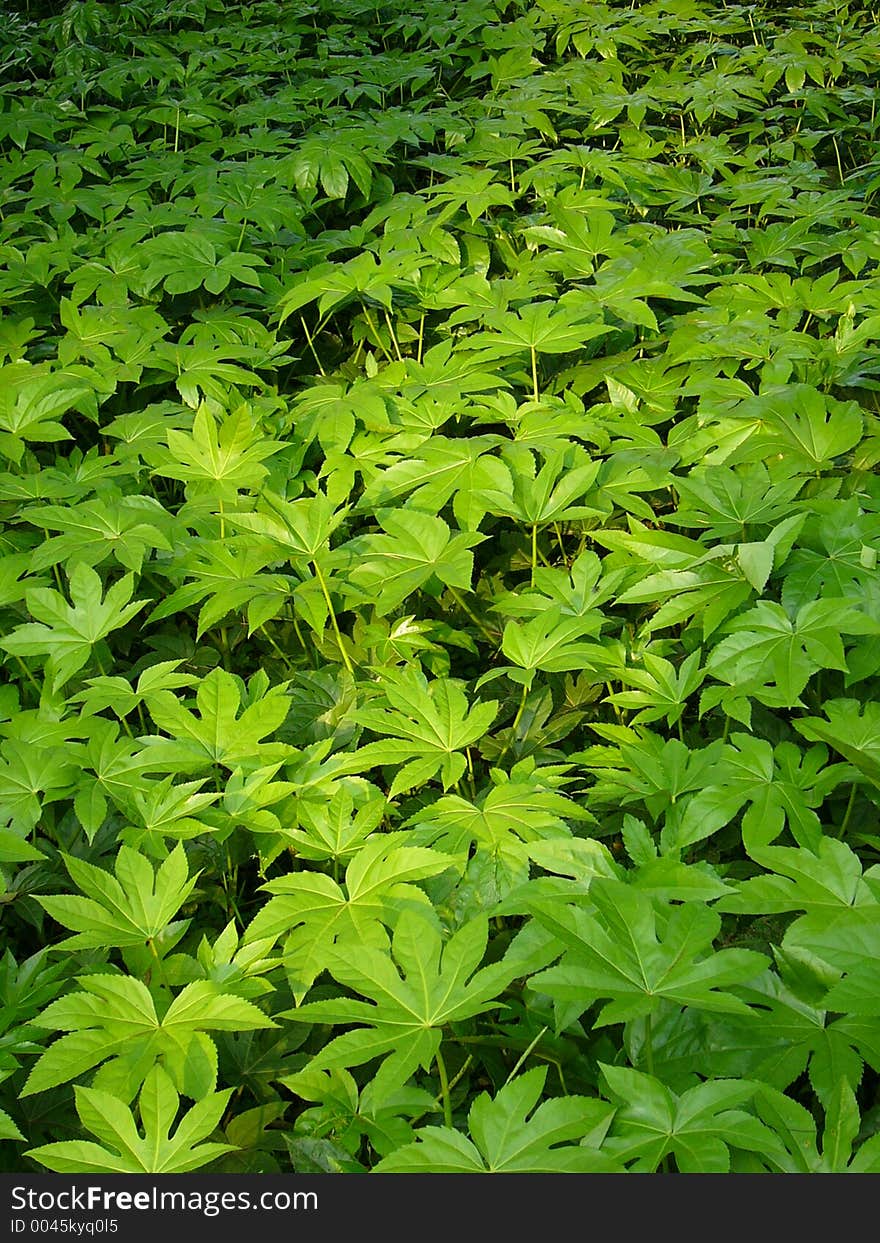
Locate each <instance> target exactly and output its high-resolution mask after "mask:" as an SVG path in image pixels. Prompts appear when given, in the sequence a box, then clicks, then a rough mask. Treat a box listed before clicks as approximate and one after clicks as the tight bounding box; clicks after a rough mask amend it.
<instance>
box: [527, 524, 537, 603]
mask: <svg viewBox="0 0 880 1243" xmlns="http://www.w3.org/2000/svg"><path fill="white" fill-rule="evenodd" d="M537 568H538V524H537V522H533V523H532V573H531V577H530V578H529V586H530V587H534V585H535V570H536V569H537Z"/></svg>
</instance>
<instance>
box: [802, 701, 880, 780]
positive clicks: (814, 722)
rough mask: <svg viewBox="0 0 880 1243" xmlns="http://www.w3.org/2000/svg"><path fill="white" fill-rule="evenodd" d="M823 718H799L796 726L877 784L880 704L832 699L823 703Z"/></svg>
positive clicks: (879, 759)
mask: <svg viewBox="0 0 880 1243" xmlns="http://www.w3.org/2000/svg"><path fill="white" fill-rule="evenodd" d="M823 711H824V712H825V717H826V719H825V720H823V719H822V717H817V716H807V717H801V719H800V720H798V721H796V722H795V723H794V724H795V728H796V729H797V730H798V732H799V733H801V734H803V735H804V737H805V738H811V739H818V740H821V741H822V742H825V743H827V744H828V745H829V746H830V747H833V748H834V750H835V751H837V752H839V753H840V754H841V755H843V756H845V757H846V759H847V760H849V762H850V764H852V765H853V767H854V768H857V769H858V770H859V772H860V773H862V774H863V775H864V776H865V777H867V779H868V780H869V781H870V782H871V784H872V785H873V786H878V787H880V704H876V703H871V702H869V703H866V704H860V703H859V702H858V701H857V700H855V699H832V700H829V701H828V702H827V703H825V704H824V705H823Z"/></svg>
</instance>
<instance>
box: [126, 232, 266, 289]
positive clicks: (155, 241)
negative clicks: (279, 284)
mask: <svg viewBox="0 0 880 1243" xmlns="http://www.w3.org/2000/svg"><path fill="white" fill-rule="evenodd" d="M143 248H144V257H145V258H146V259H147V260H148V262H147V265H146V271H145V273H144V284H145V286H146V289H147V290H150V289H152V288H153V287H154V286H155V285H158V284H161V285H162V286H163V288H164V289H165V290H166V291H167V292H168V293H172V294H177V293H188V292H190V291H191V290H193V289H198V288H199V287H200V286H201V285H204V287H205V289H207V290H208V292H209V293H214V294H217V293H221V292H222V291H223V290H224V289H225V288H226V286H227V285H228V284H229V282H230V281H231V280H237V281H241V283H242V284H244V285H256V286H257V287H259V284H260V278H259V276H258V275H257V274H256V272H254V268H257V267H262V266H263V265H264V263H265V260H263V259H261V258H260V257H259V256H258V255H248V254H242V253H241V252H238V251H236V252H233V253H231V254H227V255H223V256H222V258H220V259H218V258H217V252H216V250H215V249H214V246H213V244H212V243H211V241H210V240H209V239H208V238H207V237H204V236H202V235H201V234H199V233H198V232H196V231H195V230H192V231H187V232H174V231H170V232H167V233H161V234H160V235H159V236H158V237H153V238H150V239H149V240H147V241H145V242H144V243H143Z"/></svg>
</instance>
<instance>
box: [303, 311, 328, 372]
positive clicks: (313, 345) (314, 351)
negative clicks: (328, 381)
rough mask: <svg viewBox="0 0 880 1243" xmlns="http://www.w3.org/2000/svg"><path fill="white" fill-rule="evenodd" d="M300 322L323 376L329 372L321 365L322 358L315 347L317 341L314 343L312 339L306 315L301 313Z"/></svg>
mask: <svg viewBox="0 0 880 1243" xmlns="http://www.w3.org/2000/svg"><path fill="white" fill-rule="evenodd" d="M299 322H300V323H301V324H302V328H303V332H304V333H305V334H306V340H307V341H308V343H309V349H310V350H311V351H312V358H314V360H315V366H316V367H317V368H318V371H319V372H320V374H321V375H323V376H325V375H326V374H327V372H326V371H325V370H324V368H323V367H322V366H321V360H320V358H319V357H318V352H317V350H316V349H315V343H314V341H313V340H312V334H311V333H310V332H309V327H308V324H307V323H306V321H305V317H304V316H302V315H300V317H299Z"/></svg>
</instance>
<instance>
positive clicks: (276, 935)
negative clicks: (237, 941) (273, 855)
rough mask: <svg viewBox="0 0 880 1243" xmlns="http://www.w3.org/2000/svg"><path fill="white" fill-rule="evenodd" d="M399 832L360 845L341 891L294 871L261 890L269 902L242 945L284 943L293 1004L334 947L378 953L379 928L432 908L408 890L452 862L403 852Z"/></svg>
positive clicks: (419, 849)
mask: <svg viewBox="0 0 880 1243" xmlns="http://www.w3.org/2000/svg"><path fill="white" fill-rule="evenodd" d="M407 836H408V835H407V834H405V833H383V834H380V835H377V836H376V837H375V838H374V839H373V840H371V841H368V842H367V843H366V844H364V845H363V846H362V847H361V849H359V850H358V852H357V854H356V855H355V857H354V858H353V859H352V861H351V862H350V863H349V865H348V867H347V868H346V872H345V885H344V887H343V886H342V885H340V884H338V883H337V882H336V881H335V880H333V879H332V878H331V877H329V876H326V875H324V873H322V872H310V871H300V872H294V873H292V874H291V875H289V876H281V877H278V878H277V879H275V880H271V881H269V882H268V883H267V885H266V886H265V888H266V889H267V890H268V891H269V892H270V893H271V894H272V895H273V897H271V898H270V899H269V901H268V902H267V903H266V905H265V906H264V907H263V908H262V910H260V911H259V912H258V913H257V915H256V916H255V917H254V919H253V920H252V921H251V923H250V925H249V927H248V930H247V936H246V941H247V942H248V943H250V942H252V941H260V940H263V939H264V938H271V939H272V941H276V940H278V939H280V938H282V937H283V938H284V965H285V968H286V970H287V974H288V979H289V981H290V985H291V988H292V990H293V994H294V997H295V999H296V1000H297V1001H301V1000H302V998H303V997H304V996H305V995H306V993H307V992H308V990H309V989H310V988H311V986H312V984H313V983H314V980H315V978H316V977H317V976H318V975H319V974H320V972H321V971H323V969H324V967H325V966H326V961H327V955H328V953H330V952H331V951H332V950H333V947H334V945H336V943H337V942H338V943H339V951H340V953H342V954H345V953H347V952H348V950H349V948H351V949H354V948H356V947H357V946H359V945H371V946H375V947H377V948H380V949H381V948H383V947H385V946H387V944H388V937H387V934H386V933H385V931H384V929H385V928H386V927H388V928H391V927H393V926H394V925H395V924H396V922H397V920H398V919H399V918H400V916H401V914H402V912H403V911H405V910H406V909H408V908H409V907H412V906H414V905H415V906H419V907H422V908H424V911H425V914H426V915H427V916H428V917H429V918H430V917H432V916H433V909H432V907H431V905H430V903H429V901H428V899H427V897H426V895H425V894H424V893H423V892H422V890H421V889H419V888H418V887H417V885H416V884H415V883H414V882H416V881H419V880H424V879H426V878H427V877H429V876H436V875H437V874H438V873H440V872H443V871H445V870H446V868H448V867H449V866H450V865H451V864H453V863H454V862H455V860H454V858H453V857H452V856H451V855H446V854H443V853H442V852H441V851H439V850H428V849H426V848H425V847H423V846H410V845H404V842H406V841H407Z"/></svg>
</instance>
